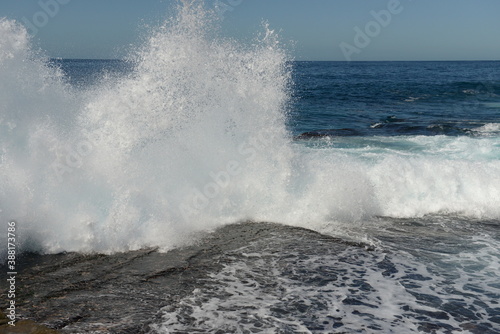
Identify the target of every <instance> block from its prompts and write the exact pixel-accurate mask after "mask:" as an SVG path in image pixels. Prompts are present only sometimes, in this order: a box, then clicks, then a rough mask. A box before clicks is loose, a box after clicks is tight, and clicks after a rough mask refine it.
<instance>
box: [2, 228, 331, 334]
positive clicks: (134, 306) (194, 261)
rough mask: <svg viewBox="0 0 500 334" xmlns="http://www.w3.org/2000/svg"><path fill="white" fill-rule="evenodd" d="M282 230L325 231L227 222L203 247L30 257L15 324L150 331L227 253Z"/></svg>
mask: <svg viewBox="0 0 500 334" xmlns="http://www.w3.org/2000/svg"><path fill="white" fill-rule="evenodd" d="M281 228H283V229H286V230H287V233H290V232H292V233H297V235H301V236H303V235H304V234H314V235H317V236H319V234H317V233H315V232H312V231H309V230H304V229H299V228H290V227H280V226H279V225H276V224H267V223H251V224H237V225H231V226H227V227H223V228H221V229H219V230H217V231H215V232H214V233H211V234H209V235H206V236H205V237H203V238H201V239H200V240H199V241H198V242H197V243H196V244H193V245H190V246H186V247H183V248H178V249H174V250H172V251H169V252H167V253H160V252H158V251H157V250H156V249H143V250H138V251H131V252H126V253H117V254H113V255H102V254H78V253H62V254H54V255H38V254H24V255H23V257H22V258H21V259H20V262H21V268H20V270H19V275H18V277H17V287H18V295H17V296H16V310H17V314H18V316H19V317H20V318H21V319H20V320H22V321H19V322H18V323H17V325H16V328H20V327H18V326H20V325H21V324H26V325H25V326H32V327H33V328H35V327H36V329H33V330H32V329H29V330H31V332H30V331H28V329H27V330H26V331H25V332H24V333H90V332H91V333H133V334H140V333H148V332H150V331H151V327H150V325H151V324H153V323H159V322H161V319H160V317H161V312H159V310H160V309H161V308H162V307H165V306H167V305H172V304H175V303H176V301H177V300H179V299H180V298H182V297H183V296H185V295H186V294H189V293H191V292H192V291H193V290H194V289H195V288H197V287H199V286H200V281H201V280H202V279H203V278H204V277H206V276H207V275H208V274H209V273H213V272H217V271H219V270H220V268H221V267H222V264H221V263H220V262H219V260H218V259H219V258H220V256H221V255H222V254H224V253H225V252H228V251H232V250H235V249H238V248H239V247H241V246H242V245H245V244H247V243H249V242H251V241H252V240H256V239H262V238H266V236H267V237H269V236H270V235H271V233H276V231H279V229H281ZM321 237H322V238H323V237H324V236H321ZM337 241H338V240H337ZM1 284H2V285H0V287H1V288H2V289H3V288H5V286H3V285H5V283H4V282H2V283H1ZM2 309H5V305H2ZM35 322H36V323H39V324H43V325H45V326H47V327H39V326H35ZM26 328H28V327H26ZM30 328H31V327H30ZM42 328H44V329H42ZM3 329H5V327H4V328H3ZM44 330H45V331H44ZM7 333H19V332H15V331H11V332H7Z"/></svg>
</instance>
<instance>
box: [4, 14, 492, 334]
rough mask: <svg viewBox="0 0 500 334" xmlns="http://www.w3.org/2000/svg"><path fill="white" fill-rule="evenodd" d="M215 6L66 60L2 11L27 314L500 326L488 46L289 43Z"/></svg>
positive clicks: (112, 320) (435, 327) (356, 325)
mask: <svg viewBox="0 0 500 334" xmlns="http://www.w3.org/2000/svg"><path fill="white" fill-rule="evenodd" d="M214 26H215V27H216V26H217V22H216V20H212V19H211V18H210V15H209V14H208V13H207V12H205V11H203V10H200V9H196V8H190V9H186V8H185V9H181V10H180V12H179V13H178V15H177V16H174V17H172V18H171V19H170V20H168V21H167V22H166V23H165V24H164V25H163V26H162V27H160V28H157V29H153V30H152V31H151V32H150V36H148V38H147V39H146V41H145V43H144V44H143V45H140V46H137V47H136V48H134V49H133V50H132V51H131V52H130V55H129V56H128V58H127V59H125V60H78V59H48V58H46V57H44V56H43V54H40V52H39V51H37V50H35V48H33V47H32V46H31V43H30V39H29V37H28V36H27V33H26V30H25V29H24V28H22V27H21V26H19V25H18V24H16V23H15V22H13V21H9V20H6V19H3V20H0V221H1V222H2V223H1V226H4V231H5V232H4V235H5V236H7V233H8V232H7V231H8V226H10V225H8V223H12V222H13V223H15V227H16V228H15V235H16V236H15V240H13V241H15V251H16V270H17V271H16V274H17V278H16V279H17V281H16V282H17V283H16V289H17V291H18V294H17V295H18V296H17V297H16V298H17V299H16V303H17V304H16V305H17V309H16V312H17V313H16V314H17V316H18V317H19V319H32V320H35V321H36V322H38V323H43V324H45V325H46V326H48V327H51V328H55V329H57V330H58V331H59V332H60V333H221V334H222V333H398V334H400V333H474V334H476V333H477V334H494V333H500V61H471V62H444V61H441V62H309V61H295V60H293V59H291V58H290V57H289V56H288V54H289V52H288V51H287V49H286V46H284V45H283V44H282V43H281V42H280V39H279V36H277V34H276V33H275V32H274V31H273V30H271V29H270V28H269V27H268V26H264V27H263V28H262V30H263V32H262V33H261V34H259V35H257V36H256V38H255V41H254V42H253V43H251V44H250V45H244V44H241V43H239V42H236V41H234V40H231V39H227V38H223V37H221V36H220V35H219V34H218V33H217V28H214ZM9 231H10V230H9ZM9 242H10V241H9ZM8 245H9V243H8V242H7V237H3V238H1V239H0V248H1V249H2V253H1V256H0V262H1V263H2V265H1V266H0V270H1V271H2V275H4V274H6V273H7V272H9V271H12V270H9V269H8V267H7V263H8V255H9V254H11V253H8V252H7V249H8ZM9 247H10V246H9ZM2 277H4V276H2ZM2 281H3V282H2V285H1V287H2V291H3V289H4V288H5V289H6V290H7V289H8V286H7V285H5V280H4V279H2ZM5 295H6V294H5ZM9 298H10V297H9ZM5 300H6V299H5ZM8 302H9V301H7V300H6V301H5V302H2V306H4V307H2V309H3V310H6V309H7V305H8ZM5 313H8V312H5Z"/></svg>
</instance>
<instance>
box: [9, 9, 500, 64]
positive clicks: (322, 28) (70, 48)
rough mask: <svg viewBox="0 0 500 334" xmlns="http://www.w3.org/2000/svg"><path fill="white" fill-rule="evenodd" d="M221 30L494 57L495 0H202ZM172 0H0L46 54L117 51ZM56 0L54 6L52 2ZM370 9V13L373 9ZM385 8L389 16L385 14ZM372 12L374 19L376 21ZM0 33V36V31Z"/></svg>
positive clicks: (306, 44) (370, 56) (336, 54)
mask: <svg viewBox="0 0 500 334" xmlns="http://www.w3.org/2000/svg"><path fill="white" fill-rule="evenodd" d="M217 1H219V2H220V3H223V4H224V5H223V6H225V7H220V8H226V9H228V10H227V11H225V13H224V15H223V21H222V34H224V35H226V36H230V37H235V38H237V39H241V40H250V39H251V38H252V36H254V35H255V33H256V32H258V31H259V29H260V25H261V22H262V20H266V21H268V22H269V23H270V25H271V27H272V28H275V29H277V30H280V31H281V36H282V40H283V41H285V42H290V43H289V44H290V45H294V46H293V47H290V50H291V51H290V52H291V54H292V55H293V56H294V57H295V59H297V60H346V59H349V60H499V59H500V19H499V14H500V1H499V0H399V1H398V0H205V4H206V6H207V7H211V8H213V7H214V6H215V3H216V2H217ZM174 2H175V1H174V0H1V1H0V17H7V18H10V19H16V20H18V21H20V22H24V23H25V24H26V25H28V26H29V25H31V28H30V31H32V32H33V33H34V35H35V40H36V41H37V44H38V45H39V46H40V47H41V48H42V49H43V50H45V51H46V52H47V53H48V55H49V56H51V57H64V58H119V57H121V56H123V55H125V54H126V53H127V50H128V49H129V48H130V45H131V44H137V43H138V41H139V39H140V37H141V36H143V35H144V34H145V31H147V29H146V28H144V27H145V26H148V25H152V26H155V25H158V24H159V23H160V22H161V21H162V20H163V19H164V18H167V17H169V16H170V15H172V8H171V7H172V3H174ZM55 4H57V5H55ZM374 13H375V14H374ZM387 14H389V15H387ZM377 16H378V20H377ZM0 38H1V37H0Z"/></svg>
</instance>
